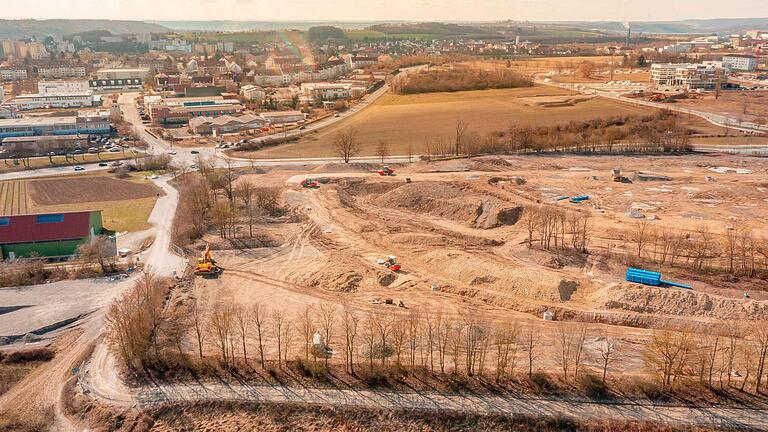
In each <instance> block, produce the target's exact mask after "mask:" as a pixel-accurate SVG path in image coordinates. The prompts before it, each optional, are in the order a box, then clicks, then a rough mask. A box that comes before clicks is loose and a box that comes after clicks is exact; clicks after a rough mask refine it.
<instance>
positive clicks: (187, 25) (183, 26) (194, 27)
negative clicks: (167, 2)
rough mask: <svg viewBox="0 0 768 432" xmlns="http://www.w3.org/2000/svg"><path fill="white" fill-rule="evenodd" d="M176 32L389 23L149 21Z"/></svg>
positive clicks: (351, 27) (355, 26) (236, 30)
mask: <svg viewBox="0 0 768 432" xmlns="http://www.w3.org/2000/svg"><path fill="white" fill-rule="evenodd" d="M147 22H150V23H154V24H159V25H162V26H163V27H167V28H169V29H171V30H176V31H223V32H242V31H272V30H292V29H293V30H309V29H310V28H312V27H318V26H333V27H339V28H343V29H359V28H365V27H368V26H371V25H375V24H381V23H384V22H388V21H147Z"/></svg>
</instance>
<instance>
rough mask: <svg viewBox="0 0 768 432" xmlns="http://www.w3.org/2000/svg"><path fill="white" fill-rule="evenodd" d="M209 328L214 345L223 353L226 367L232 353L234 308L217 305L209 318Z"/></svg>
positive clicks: (222, 356)
mask: <svg viewBox="0 0 768 432" xmlns="http://www.w3.org/2000/svg"><path fill="white" fill-rule="evenodd" d="M208 326H209V328H210V329H211V332H212V333H213V336H214V339H213V341H214V343H215V344H216V346H217V347H218V348H219V352H220V353H221V361H222V363H224V365H225V366H228V365H229V362H230V361H231V357H232V355H231V354H232V353H231V351H230V348H229V347H230V341H231V339H232V307H231V305H229V304H221V303H219V304H216V305H215V306H214V307H213V311H212V312H211V316H210V318H209V322H208Z"/></svg>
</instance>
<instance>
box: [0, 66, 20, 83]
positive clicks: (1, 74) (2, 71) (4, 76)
mask: <svg viewBox="0 0 768 432" xmlns="http://www.w3.org/2000/svg"><path fill="white" fill-rule="evenodd" d="M25 79H27V70H26V69H24V68H15V67H0V80H2V81H23V80H25Z"/></svg>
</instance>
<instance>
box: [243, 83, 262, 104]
mask: <svg viewBox="0 0 768 432" xmlns="http://www.w3.org/2000/svg"><path fill="white" fill-rule="evenodd" d="M240 94H241V95H243V97H244V98H246V99H248V100H250V101H261V100H264V96H265V94H266V93H265V92H264V88H263V87H260V86H257V85H253V84H247V85H244V86H243V87H242V88H240Z"/></svg>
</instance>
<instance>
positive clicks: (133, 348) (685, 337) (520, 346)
mask: <svg viewBox="0 0 768 432" xmlns="http://www.w3.org/2000/svg"><path fill="white" fill-rule="evenodd" d="M167 286H168V285H167V283H166V282H164V281H162V280H160V279H158V278H157V277H156V276H154V275H153V274H152V273H150V272H147V273H144V274H143V275H142V277H141V278H140V279H139V280H138V281H137V283H136V284H135V285H134V287H133V288H132V289H131V290H129V291H128V292H127V293H126V294H125V295H124V296H123V297H122V298H120V299H119V300H118V301H116V302H115V303H114V304H113V305H112V307H111V308H110V310H109V312H108V314H107V317H106V328H107V341H108V343H109V346H110V347H111V349H112V351H113V352H114V353H115V354H116V355H117V357H118V358H119V359H120V360H121V362H122V363H123V364H124V365H126V366H127V367H128V368H130V369H131V370H133V371H134V372H140V371H142V370H143V371H147V370H148V369H150V368H154V369H153V370H167V367H157V366H158V365H162V363H163V361H166V360H168V359H171V358H176V359H178V358H179V357H182V358H185V357H187V358H188V359H190V360H191V359H192V358H194V357H198V358H201V359H202V358H203V357H213V358H216V359H217V360H218V361H220V363H221V364H222V365H223V366H225V367H237V366H238V365H239V364H242V363H246V364H248V363H249V362H255V363H257V364H258V365H260V366H261V367H264V368H268V367H274V366H277V367H278V368H283V367H285V366H286V364H287V363H288V362H289V361H290V359H292V358H300V359H303V361H311V362H313V363H315V364H317V365H324V367H326V368H327V367H328V365H329V363H330V362H331V361H333V362H334V363H343V364H344V368H345V370H346V372H348V373H350V374H352V375H357V374H358V372H360V371H358V368H359V367H362V368H363V371H364V372H365V373H366V374H373V373H375V372H376V371H380V370H382V369H381V368H382V367H395V368H397V369H398V370H404V371H408V370H410V371H413V372H415V371H428V372H431V373H433V374H440V375H442V374H458V375H465V376H476V377H486V378H493V379H495V380H496V381H497V382H498V381H501V380H504V379H510V378H514V377H515V376H519V375H520V374H526V375H528V376H529V377H532V376H533V375H534V374H535V373H537V372H538V371H540V370H544V369H550V370H551V368H552V367H556V368H557V370H559V371H560V373H561V374H562V379H563V380H564V381H565V382H568V381H570V380H574V379H577V378H579V377H580V376H583V375H584V374H587V373H588V374H596V375H599V376H600V377H601V381H602V383H603V384H605V382H606V380H607V379H608V375H609V373H610V372H611V371H612V370H614V369H615V368H616V367H621V368H622V369H624V368H627V367H629V366H626V365H622V362H624V361H626V360H629V361H630V362H631V361H634V360H633V358H630V357H632V356H630V355H629V354H630V353H629V352H628V351H627V348H626V347H625V346H623V345H622V344H621V340H620V339H618V338H616V337H615V336H612V335H610V334H608V333H606V332H605V330H604V329H597V328H595V327H591V326H590V325H588V324H586V323H576V322H556V323H553V324H551V325H549V324H536V323H534V322H533V321H527V322H522V323H521V322H520V321H517V320H502V321H497V320H493V319H491V318H490V317H489V316H487V315H486V314H485V313H483V312H482V311H478V310H471V311H470V310H466V311H462V312H460V313H458V314H446V313H443V312H442V311H441V310H426V309H412V310H407V311H402V310H399V309H391V308H387V307H386V306H382V308H381V309H373V310H368V311H364V312H361V311H358V310H355V309H352V308H351V307H348V306H337V305H334V304H331V303H319V304H316V305H308V306H306V307H304V308H303V309H301V310H299V311H298V312H296V313H288V312H286V311H284V310H283V309H281V308H275V307H271V306H270V305H267V304H263V303H256V304H253V305H250V306H243V305H236V304H233V303H231V302H222V303H218V304H216V305H213V306H212V307H210V308H204V307H203V305H201V304H198V303H196V302H193V303H192V304H191V305H189V306H188V307H186V308H182V309H181V310H174V308H166V307H165V300H164V299H165V298H166V296H167ZM545 330H547V332H546V333H545ZM545 334H548V335H549V337H547V338H545V337H544V335H545ZM636 349H638V350H639V352H640V355H641V357H642V360H643V363H644V364H645V370H646V372H648V373H650V374H652V375H653V376H655V377H657V379H658V383H659V385H660V388H661V389H663V390H672V389H673V388H674V387H675V386H677V385H680V384H681V383H683V382H693V381H698V382H700V383H702V384H704V385H708V386H711V387H717V386H720V387H722V388H737V389H739V390H742V391H744V390H754V391H755V392H762V391H765V390H766V389H765V387H766V382H765V381H766V373H768V371H767V370H766V358H767V357H768V322H765V321H755V322H750V323H736V322H726V323H724V324H722V325H720V326H716V327H714V328H712V329H710V330H709V331H707V332H706V335H701V334H694V333H692V332H690V331H679V332H678V331H669V330H664V331H656V332H653V333H652V335H651V336H650V338H649V340H648V341H647V342H646V343H645V345H644V347H641V348H636ZM191 353H194V354H191ZM337 358H338V359H339V360H336V359H337ZM617 365H618V366H617ZM521 368H522V369H521Z"/></svg>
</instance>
